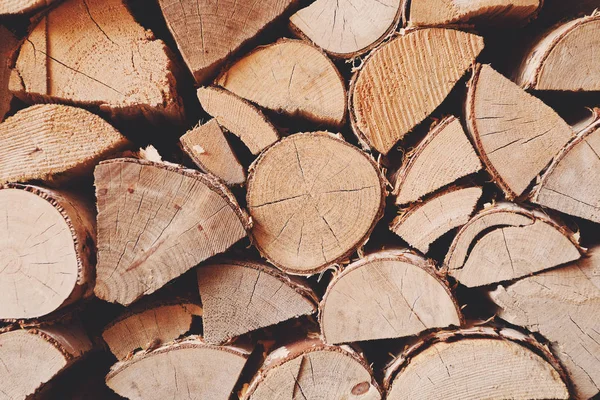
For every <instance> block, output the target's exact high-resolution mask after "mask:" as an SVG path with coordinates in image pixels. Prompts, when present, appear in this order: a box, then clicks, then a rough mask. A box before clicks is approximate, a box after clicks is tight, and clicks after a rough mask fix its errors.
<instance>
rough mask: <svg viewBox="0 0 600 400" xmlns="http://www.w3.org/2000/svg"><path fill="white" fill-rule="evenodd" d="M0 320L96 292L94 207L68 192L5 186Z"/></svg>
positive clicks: (0, 192) (0, 206)
mask: <svg viewBox="0 0 600 400" xmlns="http://www.w3.org/2000/svg"><path fill="white" fill-rule="evenodd" d="M0 210H1V211H0V212H1V213H2V215H3V216H4V218H3V222H4V225H3V228H2V230H1V231H0V255H1V256H0V304H2V307H0V319H9V320H16V319H30V318H39V317H43V316H45V315H48V314H50V313H52V312H53V311H56V310H58V309H59V308H61V307H64V306H66V305H69V304H72V303H74V302H76V301H77V300H80V299H81V298H83V297H87V296H88V295H90V294H91V291H92V288H93V284H94V257H93V253H94V249H95V237H96V235H95V228H94V226H95V224H94V214H93V211H92V210H93V207H92V206H91V205H90V204H86V203H85V202H84V201H82V200H80V199H79V198H77V197H75V196H73V195H72V194H69V193H67V192H57V191H55V190H49V189H44V188H41V187H37V186H27V185H19V184H8V185H4V186H0Z"/></svg>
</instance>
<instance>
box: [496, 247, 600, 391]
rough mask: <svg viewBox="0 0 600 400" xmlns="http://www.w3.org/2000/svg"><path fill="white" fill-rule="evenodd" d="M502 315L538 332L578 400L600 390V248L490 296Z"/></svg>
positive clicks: (499, 288)
mask: <svg viewBox="0 0 600 400" xmlns="http://www.w3.org/2000/svg"><path fill="white" fill-rule="evenodd" d="M491 297H492V299H493V300H494V301H495V302H496V303H497V304H498V305H499V306H500V311H499V316H500V317H501V318H503V319H505V320H506V321H509V322H511V323H513V324H519V325H523V326H526V327H528V328H529V329H531V330H533V331H536V332H539V333H541V334H542V335H544V337H546V338H547V339H548V340H549V341H550V342H551V347H552V349H553V350H554V354H556V356H557V357H558V358H559V359H560V361H561V362H562V363H563V365H564V366H565V368H566V370H567V373H568V374H569V376H570V378H571V382H573V385H574V388H575V393H574V394H575V396H574V398H576V399H589V398H591V397H593V396H595V395H596V394H598V392H599V391H600V360H599V359H598V357H597V356H596V355H597V354H600V320H598V317H597V316H598V315H599V313H600V247H594V248H592V249H591V250H590V252H589V254H588V257H585V258H582V259H581V260H579V261H577V262H575V263H573V264H571V265H569V266H566V267H563V268H557V269H553V270H551V271H546V272H542V273H541V274H539V275H534V276H531V277H528V278H525V279H522V280H520V281H519V282H516V283H515V284H513V285H510V286H508V287H503V286H499V287H498V288H497V289H496V290H494V291H493V292H491Z"/></svg>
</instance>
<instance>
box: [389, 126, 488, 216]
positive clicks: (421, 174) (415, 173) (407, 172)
mask: <svg viewBox="0 0 600 400" xmlns="http://www.w3.org/2000/svg"><path fill="white" fill-rule="evenodd" d="M481 168H483V167H482V165H481V161H480V160H479V157H478V156H477V153H475V149H473V146H472V145H471V142H469V139H468V138H467V136H466V134H465V131H464V130H463V128H462V125H461V123H460V120H458V119H457V118H456V117H447V118H444V119H443V120H442V121H441V122H440V123H439V124H437V125H435V126H434V127H433V128H432V129H431V131H430V132H429V134H428V135H427V136H426V137H425V139H423V140H422V141H421V142H420V143H419V144H418V145H417V146H416V147H415V149H414V150H413V151H412V152H411V154H410V155H409V156H408V159H407V160H406V161H404V163H403V164H402V166H401V167H400V169H399V170H398V172H396V174H395V175H394V178H393V180H394V194H395V195H396V204H406V203H412V202H415V201H417V200H419V199H421V198H422V197H424V196H425V195H427V194H429V193H432V192H435V191H436V190H438V189H440V188H442V187H444V186H447V185H449V184H451V183H453V182H455V181H456V180H457V179H460V178H462V177H464V176H467V175H469V174H473V173H475V172H477V171H479V170H481Z"/></svg>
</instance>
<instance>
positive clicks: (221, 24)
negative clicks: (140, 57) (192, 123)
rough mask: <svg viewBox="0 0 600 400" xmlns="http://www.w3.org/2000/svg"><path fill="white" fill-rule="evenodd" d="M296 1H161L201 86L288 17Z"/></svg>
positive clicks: (166, 16) (191, 69)
mask: <svg viewBox="0 0 600 400" xmlns="http://www.w3.org/2000/svg"><path fill="white" fill-rule="evenodd" d="M296 3H297V1H296V0H283V1H276V0H267V1H263V2H261V3H260V6H259V7H256V3H252V2H247V1H240V2H238V1H235V0H224V1H220V2H213V1H210V0H198V1H196V0H193V1H192V0H184V1H181V2H180V1H174V0H159V4H160V7H161V9H162V13H163V15H164V17H165V20H166V22H167V26H168V27H169V30H170V31H171V33H172V34H173V37H174V39H175V42H177V47H178V48H179V51H180V52H181V55H182V56H183V59H184V60H185V62H186V64H187V66H188V68H189V69H190V71H191V72H192V74H193V75H194V77H195V79H196V81H197V82H198V83H203V82H204V81H205V80H206V79H207V78H210V76H211V75H212V74H214V73H215V72H216V71H217V70H218V67H220V66H221V65H222V64H223V62H225V61H226V60H227V59H228V58H229V57H230V56H231V55H233V54H235V53H237V52H238V51H239V50H240V48H242V47H243V46H244V45H245V44H246V43H248V42H249V41H251V40H252V39H254V38H255V37H256V36H257V35H258V34H259V33H260V32H262V31H263V30H264V29H265V28H266V27H268V26H269V25H271V24H272V23H273V22H274V21H276V20H278V19H279V18H281V17H282V15H284V14H286V13H287V12H288V11H289V10H290V9H291V8H292V7H293V6H294V5H295V4H296Z"/></svg>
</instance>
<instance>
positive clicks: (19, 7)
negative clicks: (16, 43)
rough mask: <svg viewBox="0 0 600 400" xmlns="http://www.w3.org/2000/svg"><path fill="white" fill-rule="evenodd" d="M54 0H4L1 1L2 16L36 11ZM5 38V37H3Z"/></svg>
mask: <svg viewBox="0 0 600 400" xmlns="http://www.w3.org/2000/svg"><path fill="white" fill-rule="evenodd" d="M53 1H54V0H3V1H2V2H1V3H0V16H3V15H19V14H27V13H31V12H32V11H36V10H37V9H40V8H42V7H45V6H47V5H49V4H51V3H52V2H53ZM3 38H4V37H3Z"/></svg>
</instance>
